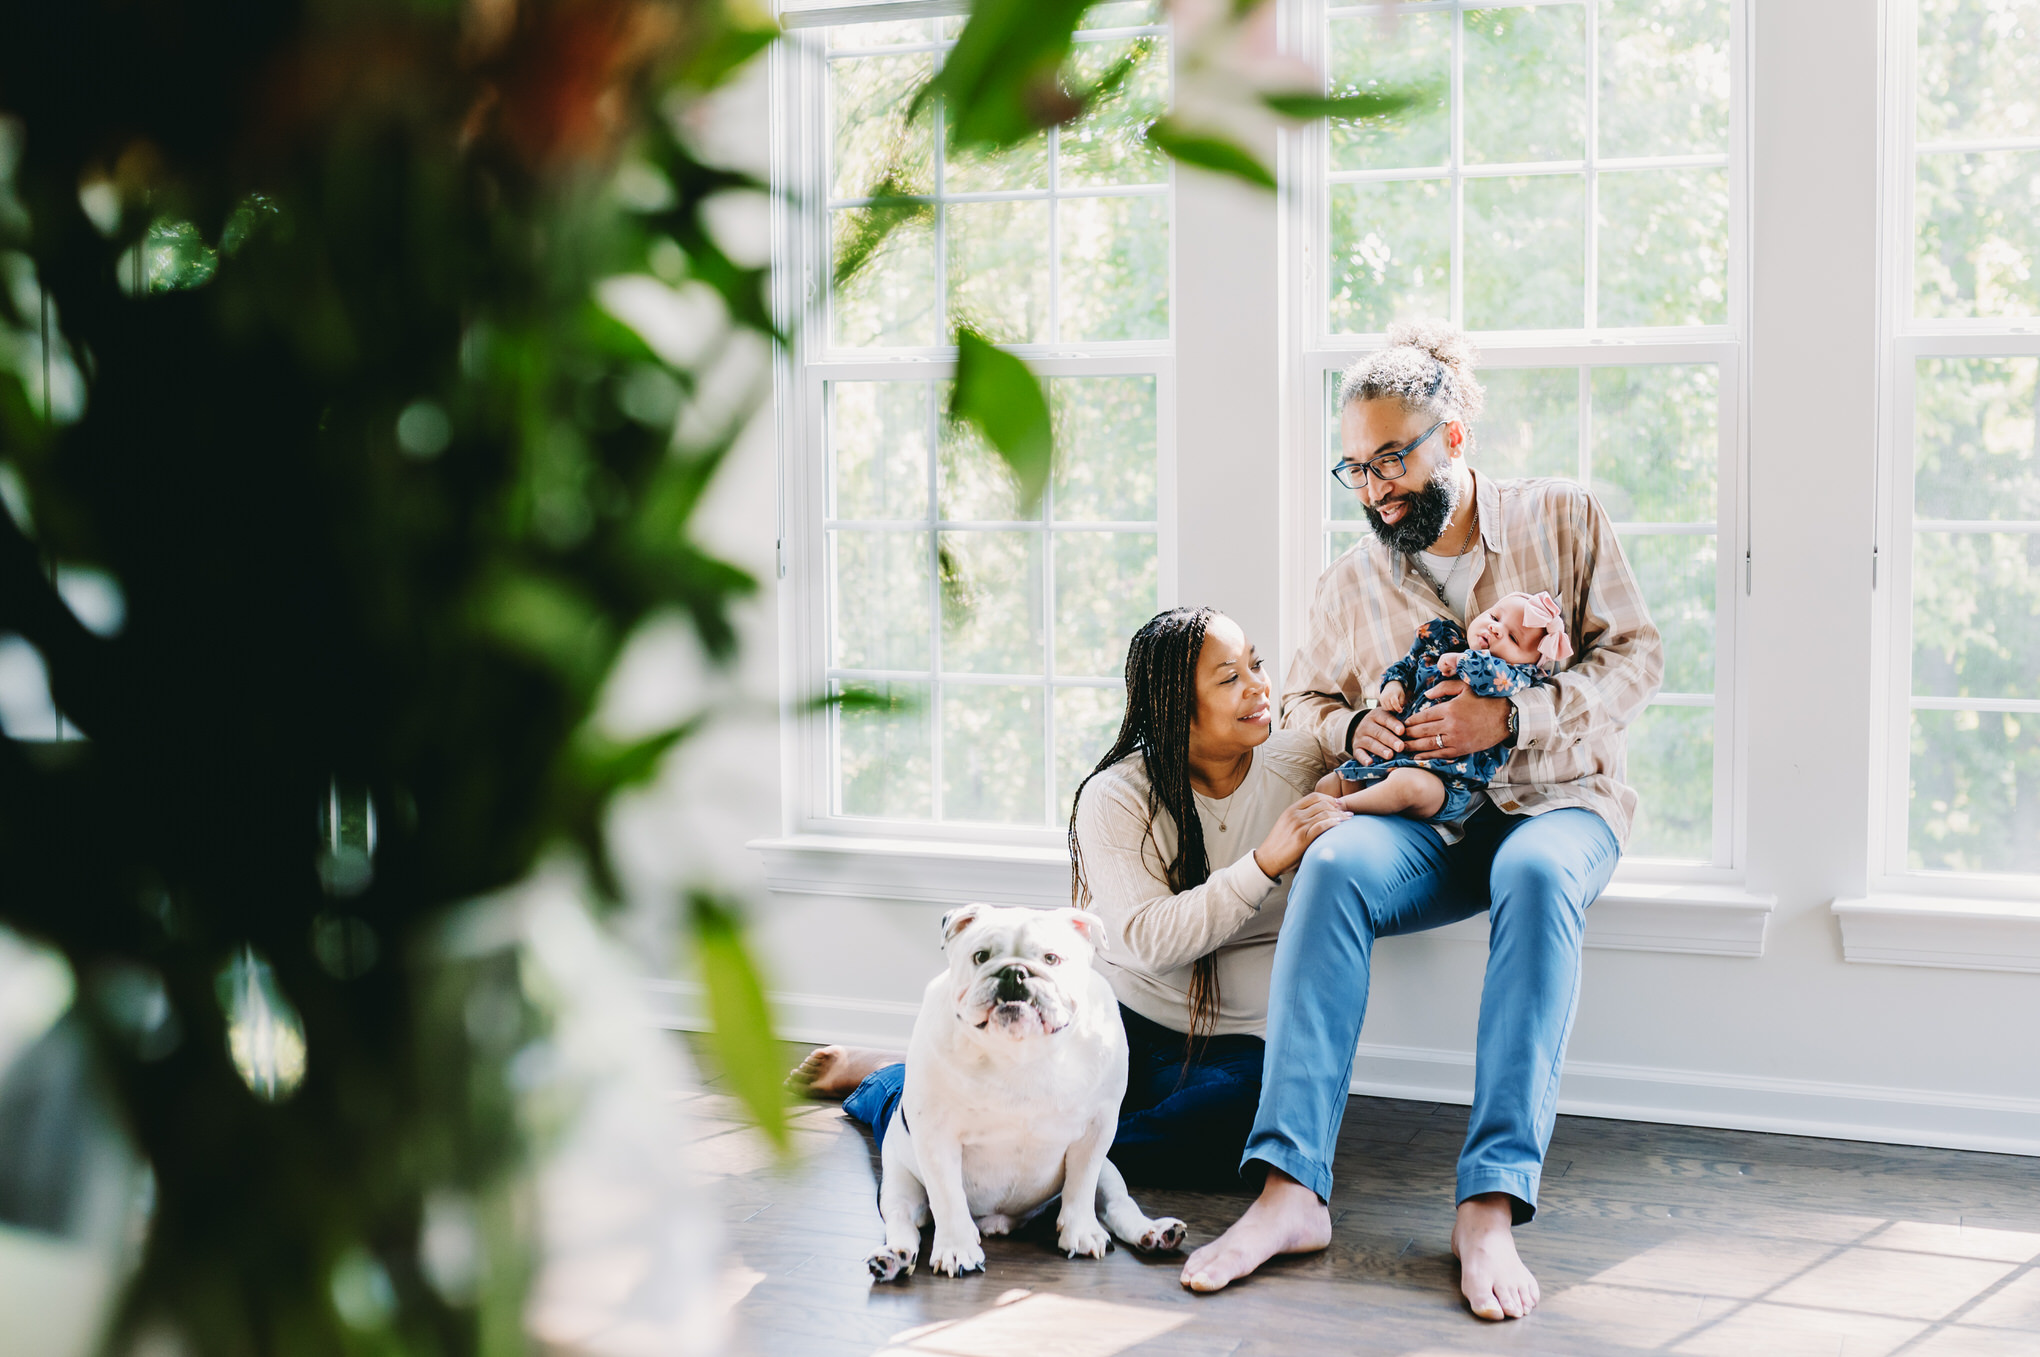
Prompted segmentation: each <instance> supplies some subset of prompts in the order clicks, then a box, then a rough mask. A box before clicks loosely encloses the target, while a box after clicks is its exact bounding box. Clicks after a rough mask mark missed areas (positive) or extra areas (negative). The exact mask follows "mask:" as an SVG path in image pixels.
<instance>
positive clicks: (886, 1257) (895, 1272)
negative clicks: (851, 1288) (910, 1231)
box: [864, 1249, 914, 1282]
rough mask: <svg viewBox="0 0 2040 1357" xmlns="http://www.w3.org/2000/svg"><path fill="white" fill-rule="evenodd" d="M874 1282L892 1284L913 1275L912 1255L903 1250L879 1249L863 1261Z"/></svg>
mask: <svg viewBox="0 0 2040 1357" xmlns="http://www.w3.org/2000/svg"><path fill="white" fill-rule="evenodd" d="M864 1265H865V1266H866V1267H868V1268H870V1269H871V1280H873V1281H874V1282H894V1281H898V1280H899V1279H900V1278H902V1277H911V1276H913V1275H914V1255H913V1254H911V1253H908V1252H907V1251H906V1250H905V1249H880V1250H879V1251H878V1252H877V1253H874V1254H872V1255H871V1257H869V1258H867V1259H865V1260H864Z"/></svg>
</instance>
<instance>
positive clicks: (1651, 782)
mask: <svg viewBox="0 0 2040 1357" xmlns="http://www.w3.org/2000/svg"><path fill="white" fill-rule="evenodd" d="M1628 762H1629V785H1630V786H1632V787H1634V788H1636V794H1637V798H1638V801H1639V802H1640V804H1639V805H1638V807H1637V813H1636V826H1635V828H1634V829H1633V830H1631V831H1630V835H1629V847H1628V849H1627V852H1626V856H1629V857H1638V858H1684V859H1688V860H1693V859H1699V860H1705V859H1707V858H1711V857H1712V856H1714V709H1713V708H1712V707H1663V706H1651V707H1646V708H1645V709H1644V713H1643V715H1642V716H1641V717H1639V718H1638V719H1637V722H1636V724H1635V725H1633V726H1631V727H1630V728H1629V760H1628Z"/></svg>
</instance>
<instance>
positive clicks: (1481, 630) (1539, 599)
mask: <svg viewBox="0 0 2040 1357" xmlns="http://www.w3.org/2000/svg"><path fill="white" fill-rule="evenodd" d="M1469 643H1470V648H1469ZM1572 653H1573V647H1572V641H1571V639H1570V638H1568V637H1567V636H1566V634H1565V618H1564V617H1563V615H1561V614H1560V612H1559V610H1558V603H1557V602H1556V601H1555V600H1554V599H1553V598H1552V597H1551V595H1550V594H1509V595H1508V596H1506V597H1504V598H1503V599H1502V601H1501V602H1499V603H1497V604H1495V606H1494V607H1492V608H1489V609H1488V610H1487V611H1486V612H1484V613H1482V614H1481V615H1480V616H1479V617H1476V618H1474V619H1473V622H1472V624H1471V626H1470V627H1469V628H1468V629H1467V631H1465V632H1462V631H1460V629H1459V628H1458V626H1457V625H1456V624H1454V623H1452V622H1449V621H1447V620H1446V619H1444V618H1442V617H1441V618H1435V619H1433V620H1432V621H1429V622H1426V623H1425V624H1424V625H1423V626H1422V627H1420V628H1418V629H1417V639H1416V643H1415V644H1413V645H1412V646H1411V647H1410V653H1409V654H1407V655H1405V656H1403V657H1402V658H1401V659H1400V660H1397V661H1396V662H1395V663H1394V664H1392V665H1390V666H1389V667H1388V670H1387V672H1385V673H1384V674H1382V676H1381V705H1382V706H1383V707H1384V708H1386V709H1387V710H1389V711H1392V712H1394V713H1396V715H1398V716H1399V717H1401V718H1402V719H1403V720H1404V721H1408V720H1409V718H1410V717H1412V716H1415V715H1416V714H1417V713H1418V712H1420V711H1422V710H1423V709H1424V708H1426V707H1429V706H1432V705H1434V699H1432V698H1430V697H1427V696H1425V694H1427V693H1428V692H1429V691H1430V690H1431V689H1432V688H1434V687H1436V686H1437V685H1438V684H1440V683H1442V682H1443V681H1445V680H1446V679H1452V678H1457V679H1462V680H1464V681H1465V683H1466V686H1467V691H1469V692H1471V693H1474V694H1476V695H1478V696H1480V697H1507V696H1509V695H1510V694H1511V693H1520V692H1522V691H1523V690H1524V689H1525V688H1529V687H1533V686H1535V685H1537V684H1539V683H1542V682H1543V681H1544V680H1545V677H1546V676H1547V675H1549V674H1552V673H1554V672H1556V670H1557V669H1558V666H1559V665H1560V664H1561V663H1562V662H1563V661H1565V660H1566V659H1568V658H1570V657H1571V655H1572ZM1412 697H1414V699H1415V700H1414V702H1412V700H1411V699H1412ZM1406 708H1407V709H1406ZM1508 759H1509V751H1508V750H1507V749H1505V748H1503V747H1502V746H1501V745H1499V744H1498V745H1495V746H1494V747H1493V748H1490V749H1482V750H1477V751H1475V752H1474V753H1471V754H1467V755H1465V756H1463V757H1461V758H1457V759H1431V760H1425V759H1424V758H1423V756H1422V753H1421V751H1418V752H1416V753H1403V754H1400V755H1398V756H1397V757H1395V758H1392V759H1383V760H1381V761H1380V762H1377V763H1371V764H1363V763H1361V762H1360V761H1359V760H1358V759H1348V760H1347V761H1346V762H1344V763H1342V764H1340V765H1339V768H1338V771H1337V772H1334V773H1332V774H1330V775H1328V776H1327V777H1326V778H1325V779H1324V781H1322V782H1320V783H1319V784H1318V790H1319V791H1321V792H1324V793H1326V794H1328V795H1331V796H1336V797H1338V798H1339V804H1341V805H1343V806H1344V807H1345V808H1346V809H1347V810H1350V811H1353V812H1355V813H1357V814H1361V815H1407V816H1409V817H1411V818H1412V819H1418V820H1425V821H1429V822H1430V823H1432V824H1435V825H1440V826H1443V827H1445V828H1447V829H1448V830H1450V831H1451V833H1450V835H1449V837H1452V838H1455V839H1456V838H1457V837H1458V826H1460V825H1462V824H1464V823H1465V822H1466V819H1467V817H1468V816H1469V815H1470V814H1472V812H1473V811H1474V809H1475V808H1476V807H1477V806H1478V805H1479V799H1480V794H1481V791H1482V789H1483V788H1485V787H1486V786H1487V785H1488V783H1489V782H1490V781H1492V780H1493V778H1494V776H1495V774H1496V773H1498V772H1500V771H1501V769H1502V765H1503V764H1504V763H1506V762H1508Z"/></svg>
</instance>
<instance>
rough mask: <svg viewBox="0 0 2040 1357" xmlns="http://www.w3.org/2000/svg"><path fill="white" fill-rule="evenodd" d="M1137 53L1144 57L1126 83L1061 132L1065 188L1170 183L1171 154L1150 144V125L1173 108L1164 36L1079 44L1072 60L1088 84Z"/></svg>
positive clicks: (1081, 77)
mask: <svg viewBox="0 0 2040 1357" xmlns="http://www.w3.org/2000/svg"><path fill="white" fill-rule="evenodd" d="M1137 53H1144V55H1142V56H1141V57H1140V62H1139V64H1138V65H1137V66H1135V67H1134V70H1133V74H1131V75H1130V76H1128V77H1127V79H1126V83H1125V84H1123V85H1121V86H1120V87H1119V89H1117V90H1115V91H1114V92H1113V93H1111V94H1110V95H1107V96H1106V97H1105V98H1103V99H1100V100H1099V101H1098V102H1097V103H1095V104H1093V105H1092V106H1091V108H1090V109H1089V110H1088V111H1087V112H1086V113H1085V114H1084V116H1083V117H1081V118H1079V119H1077V120H1076V121H1075V122H1073V123H1071V124H1070V125H1069V126H1067V127H1065V128H1063V129H1062V131H1061V132H1060V133H1059V134H1058V137H1059V138H1060V140H1059V141H1058V142H1057V145H1058V147H1059V148H1060V149H1059V150H1058V152H1057V154H1058V155H1059V156H1060V158H1061V163H1060V165H1059V166H1058V173H1059V174H1060V175H1061V177H1062V186H1063V187H1064V188H1066V189H1067V188H1089V187H1092V186H1094V185H1100V184H1160V183H1164V182H1166V181H1167V179H1168V177H1169V158H1168V157H1167V156H1165V155H1163V154H1162V153H1161V152H1160V151H1158V150H1156V149H1155V148H1154V147H1152V146H1150V145H1148V143H1147V129H1148V128H1149V127H1150V126H1152V125H1153V124H1154V122H1155V120H1156V119H1157V118H1160V117H1161V116H1162V114H1163V113H1165V112H1167V111H1168V107H1169V53H1168V48H1167V47H1166V45H1164V44H1163V42H1162V40H1161V39H1159V38H1133V39H1125V40H1120V41H1116V42H1080V43H1078V44H1077V45H1076V47H1075V48H1074V49H1073V50H1072V52H1071V54H1070V64H1071V65H1072V66H1073V67H1075V69H1076V71H1077V77H1078V80H1079V81H1080V82H1081V83H1082V84H1083V85H1086V86H1088V85H1090V84H1091V83H1093V82H1094V81H1096V80H1097V79H1098V78H1099V77H1101V76H1103V75H1104V74H1105V73H1106V71H1107V70H1108V69H1109V68H1110V67H1111V66H1112V64H1113V63H1114V62H1116V61H1119V60H1121V59H1122V58H1124V57H1126V56H1128V55H1132V54H1137Z"/></svg>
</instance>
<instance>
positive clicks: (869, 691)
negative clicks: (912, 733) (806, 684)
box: [808, 683, 920, 716]
mask: <svg viewBox="0 0 2040 1357" xmlns="http://www.w3.org/2000/svg"><path fill="white" fill-rule="evenodd" d="M919 705H920V704H919V703H918V702H916V701H914V699H912V698H911V697H902V696H900V695H898V694H894V693H881V692H879V691H878V690H877V689H875V688H866V687H864V686H863V685H861V684H855V683H848V684H845V685H844V686H843V687H842V688H841V689H840V690H838V691H836V692H833V693H825V694H823V695H822V696H821V697H817V698H814V699H812V700H811V701H810V702H809V703H808V710H809V711H828V710H830V709H832V708H833V709H835V710H837V711H844V712H880V713H883V714H886V715H892V716H897V715H899V714H900V713H902V712H910V711H913V710H914V709H915V708H916V707H918V706H919Z"/></svg>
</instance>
